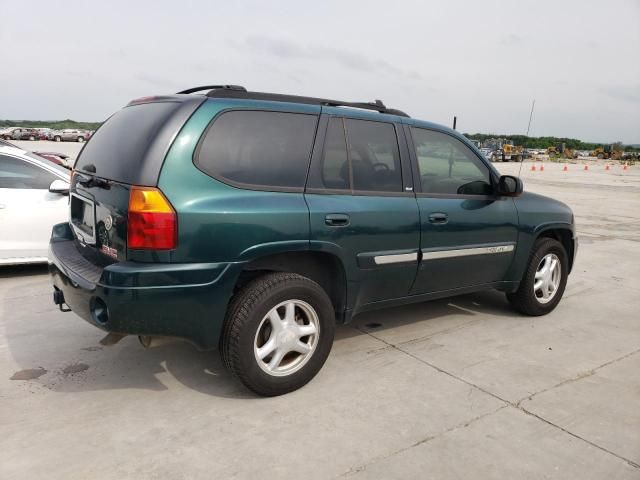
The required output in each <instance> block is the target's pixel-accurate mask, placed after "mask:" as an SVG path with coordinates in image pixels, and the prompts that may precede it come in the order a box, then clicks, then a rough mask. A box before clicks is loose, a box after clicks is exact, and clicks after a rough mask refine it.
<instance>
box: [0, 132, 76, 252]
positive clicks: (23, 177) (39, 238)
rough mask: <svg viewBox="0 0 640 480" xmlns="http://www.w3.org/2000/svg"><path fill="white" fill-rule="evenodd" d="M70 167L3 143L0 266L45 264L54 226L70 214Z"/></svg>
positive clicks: (1, 148)
mask: <svg viewBox="0 0 640 480" xmlns="http://www.w3.org/2000/svg"><path fill="white" fill-rule="evenodd" d="M69 174H70V172H69V170H66V169H64V168H62V167H59V166H58V165H55V164H53V163H51V162H49V161H48V160H45V159H43V158H40V157H38V156H37V155H34V154H32V153H29V152H26V151H24V150H22V149H20V148H16V147H9V146H3V145H0V265H16V264H25V263H44V262H46V261H47V250H48V247H49V237H50V236H51V227H52V226H53V225H55V224H56V223H61V222H64V221H66V220H67V218H68V216H69V208H68V203H69V199H68V195H69V180H70V178H69Z"/></svg>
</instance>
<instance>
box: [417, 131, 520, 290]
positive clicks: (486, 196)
mask: <svg viewBox="0 0 640 480" xmlns="http://www.w3.org/2000/svg"><path fill="white" fill-rule="evenodd" d="M405 131H406V134H407V136H408V137H409V138H410V139H411V141H410V145H411V147H412V148H411V153H412V158H413V160H414V162H413V163H414V176H415V178H416V179H419V181H418V180H417V181H416V182H415V183H416V184H415V187H416V197H417V201H418V206H419V208H420V218H421V224H422V228H421V232H422V235H421V239H420V249H421V262H420V268H419V269H418V275H417V277H416V282H415V284H414V286H413V289H412V292H411V293H412V294H421V293H434V292H440V291H445V290H451V289H457V288H464V287H474V286H479V285H484V284H491V283H494V282H499V281H501V280H503V279H504V276H505V274H506V271H507V269H508V268H509V266H510V265H511V262H512V260H513V255H514V253H515V246H516V242H517V238H518V228H517V225H518V217H517V212H516V208H515V205H514V203H513V199H511V198H509V197H499V196H497V195H495V194H494V191H493V183H494V182H493V180H492V172H491V170H490V169H489V167H488V166H487V164H485V163H484V161H482V160H481V159H480V157H478V156H477V155H476V154H475V153H474V151H473V150H471V148H469V147H468V146H467V145H466V144H464V143H463V142H461V141H460V140H459V139H457V138H455V137H454V136H453V135H450V134H448V133H445V132H439V131H436V130H431V129H426V128H418V127H405Z"/></svg>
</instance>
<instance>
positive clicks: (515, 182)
mask: <svg viewBox="0 0 640 480" xmlns="http://www.w3.org/2000/svg"><path fill="white" fill-rule="evenodd" d="M522 190H523V184H522V180H520V178H519V177H515V176H513V175H502V176H501V177H500V180H499V182H498V193H499V194H500V195H504V196H507V197H517V196H519V195H521V194H522Z"/></svg>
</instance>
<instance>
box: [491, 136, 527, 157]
mask: <svg viewBox="0 0 640 480" xmlns="http://www.w3.org/2000/svg"><path fill="white" fill-rule="evenodd" d="M483 147H486V148H490V149H491V150H493V152H492V154H491V161H492V162H496V161H502V162H511V161H515V162H521V161H522V159H523V158H524V148H523V147H522V145H518V146H515V145H514V144H513V141H511V140H506V139H504V138H490V139H489V140H486V141H485V142H484V143H483Z"/></svg>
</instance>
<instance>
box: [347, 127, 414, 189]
mask: <svg viewBox="0 0 640 480" xmlns="http://www.w3.org/2000/svg"><path fill="white" fill-rule="evenodd" d="M345 124H346V130H347V139H348V144H349V158H350V160H351V169H352V175H353V189H354V190H364V191H372V192H401V191H402V172H401V169H400V153H399V150H398V139H397V137H396V129H395V128H394V126H393V125H392V124H390V123H384V122H370V121H368V120H353V119H350V118H348V119H345Z"/></svg>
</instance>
